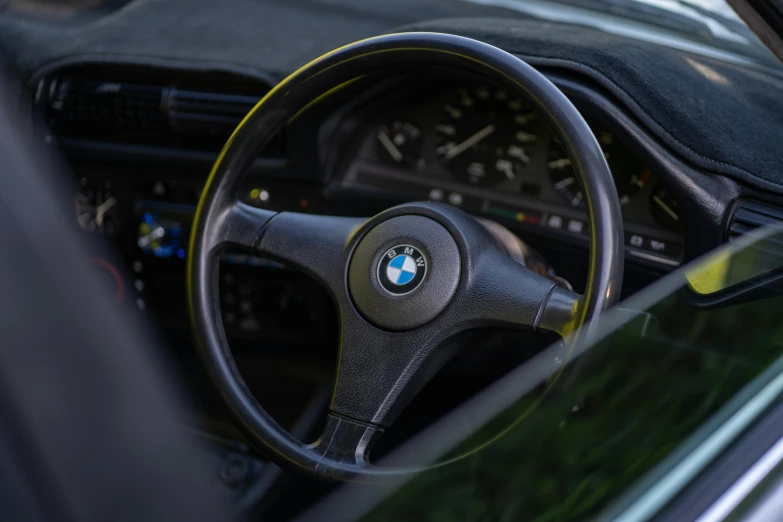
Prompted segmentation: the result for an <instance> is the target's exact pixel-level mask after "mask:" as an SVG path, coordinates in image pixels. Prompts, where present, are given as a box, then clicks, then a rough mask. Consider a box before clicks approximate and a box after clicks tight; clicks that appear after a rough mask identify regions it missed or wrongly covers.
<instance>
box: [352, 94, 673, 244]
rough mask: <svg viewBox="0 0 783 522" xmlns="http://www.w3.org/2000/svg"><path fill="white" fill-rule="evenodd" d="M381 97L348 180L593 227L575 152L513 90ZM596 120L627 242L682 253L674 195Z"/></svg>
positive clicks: (475, 208)
mask: <svg viewBox="0 0 783 522" xmlns="http://www.w3.org/2000/svg"><path fill="white" fill-rule="evenodd" d="M441 87H442V86H441ZM381 103H382V104H383V105H384V106H383V107H381V108H376V109H375V111H376V112H375V113H374V114H375V115H374V116H369V115H368V114H365V115H364V117H363V123H362V124H360V125H359V127H358V128H360V129H363V130H362V132H361V134H360V136H361V138H360V140H359V144H358V147H359V148H358V151H357V152H356V153H355V154H354V155H352V156H351V159H350V162H349V163H350V165H349V166H347V167H346V171H345V172H344V173H343V174H341V175H340V177H339V179H341V184H342V186H343V187H344V188H359V189H364V188H370V189H375V190H376V191H377V192H381V193H383V194H394V193H397V194H399V195H402V196H407V198H406V199H415V200H421V199H430V200H435V201H444V202H448V203H450V204H452V205H456V206H460V207H462V208H464V209H465V210H466V211H468V212H471V213H474V214H480V215H488V216H489V217H493V218H502V219H506V220H512V221H516V222H518V223H527V224H535V225H539V226H546V227H548V228H554V229H560V230H561V231H562V232H565V233H572V234H578V235H582V236H583V237H584V236H585V235H586V234H587V231H588V227H587V221H586V211H585V207H586V201H585V196H584V192H583V190H582V186H581V183H580V181H579V180H578V178H577V176H576V173H575V171H574V168H573V165H572V164H571V159H570V158H569V157H568V155H567V154H566V153H565V150H564V149H563V147H562V145H561V144H560V143H559V142H558V140H557V139H556V138H555V136H554V134H553V133H552V131H551V130H550V129H549V128H548V127H547V125H546V124H545V123H544V122H543V120H541V118H539V117H538V115H537V113H536V112H534V111H533V110H532V109H531V108H530V107H529V106H528V105H527V104H526V103H524V102H523V101H522V100H520V99H519V98H517V97H514V96H512V95H511V94H510V93H509V92H508V91H506V90H504V89H502V88H500V87H497V86H494V85H491V84H487V83H481V82H472V81H466V82H463V81H460V82H453V83H452V84H451V85H450V86H447V87H442V88H434V89H433V88H431V87H427V88H424V89H411V90H410V92H409V93H407V94H403V95H400V97H399V99H397V100H390V99H386V100H384V101H383V102H381ZM588 124H589V125H590V127H591V129H592V130H593V133H594V135H595V137H596V139H597V141H598V143H599V145H600V146H601V149H602V150H603V153H604V155H605V157H606V161H607V163H608V165H609V167H610V169H611V171H612V174H613V177H614V181H615V186H616V188H617V193H618V199H619V201H620V204H621V205H622V210H623V217H624V219H625V223H626V232H627V233H628V230H632V232H631V234H630V235H629V237H628V238H626V239H627V245H628V246H630V247H631V248H632V249H645V248H646V249H648V250H650V251H655V252H656V254H658V253H661V255H663V254H664V253H665V254H666V255H669V256H670V257H677V255H678V254H677V252H678V250H677V248H679V247H677V248H672V247H670V245H671V244H672V242H673V241H676V242H678V243H679V244H680V245H681V243H682V240H681V223H680V220H679V214H678V209H677V203H676V201H674V198H673V197H672V196H671V194H670V193H669V192H668V191H667V190H666V189H665V187H664V186H663V185H662V184H661V183H660V182H658V181H657V179H656V176H655V173H654V172H653V171H652V170H651V169H649V168H648V167H647V166H646V165H645V164H644V163H643V162H642V161H640V159H639V157H638V156H637V155H636V154H635V153H634V152H633V150H632V149H630V148H629V147H627V146H626V144H625V143H623V142H622V141H621V140H620V139H618V138H617V136H616V135H615V134H613V133H612V132H611V131H609V130H608V129H606V128H604V127H603V126H601V125H600V124H599V123H598V122H595V121H590V120H588ZM637 225H638V226H637ZM634 226H637V228H636V229H638V230H640V231H641V232H640V233H634ZM653 237H654V238H655V239H653ZM661 245H663V246H661Z"/></svg>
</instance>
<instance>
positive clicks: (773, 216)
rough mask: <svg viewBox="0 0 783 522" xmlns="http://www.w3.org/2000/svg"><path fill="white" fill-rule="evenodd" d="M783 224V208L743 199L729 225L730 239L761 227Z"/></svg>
mask: <svg viewBox="0 0 783 522" xmlns="http://www.w3.org/2000/svg"><path fill="white" fill-rule="evenodd" d="M780 225H783V209H781V208H779V207H774V206H772V205H767V204H765V203H759V202H758V201H743V202H741V203H740V204H739V206H737V210H736V211H735V212H734V217H733V218H732V220H731V225H730V226H729V241H733V240H735V239H737V238H739V237H742V236H744V235H745V234H748V233H750V232H752V231H753V230H755V229H757V228H761V227H768V226H780Z"/></svg>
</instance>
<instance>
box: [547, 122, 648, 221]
mask: <svg viewBox="0 0 783 522" xmlns="http://www.w3.org/2000/svg"><path fill="white" fill-rule="evenodd" d="M596 137H597V138H598V143H600V145H601V149H602V150H603V151H604V156H606V161H607V163H609V168H610V169H611V170H612V175H613V176H614V183H615V186H616V187H617V195H618V197H619V199H620V204H621V205H625V204H626V203H628V202H629V201H631V199H632V198H633V196H635V195H636V194H637V193H638V192H639V191H640V190H642V189H643V188H644V186H645V185H646V184H647V182H648V181H649V180H650V176H651V174H650V171H649V170H648V169H646V168H645V167H644V166H643V165H642V164H641V163H639V160H638V159H637V158H636V156H634V154H633V152H631V151H630V150H629V149H628V148H626V147H624V146H623V145H622V144H621V143H619V142H618V141H617V140H616V139H615V138H614V136H612V134H611V133H610V132H607V131H603V130H601V131H598V132H596ZM547 170H548V171H549V179H550V181H551V182H552V187H554V189H555V191H556V192H557V193H558V194H559V195H560V197H561V198H562V199H563V201H565V202H566V203H568V204H569V205H570V206H572V207H574V208H583V207H584V205H585V198H584V193H583V192H582V187H581V185H580V184H579V182H578V181H577V179H576V173H575V172H574V168H573V166H572V165H571V160H570V159H569V158H568V155H566V153H565V150H563V146H562V145H560V143H559V142H558V141H557V140H552V143H551V144H550V146H549V153H548V155H547Z"/></svg>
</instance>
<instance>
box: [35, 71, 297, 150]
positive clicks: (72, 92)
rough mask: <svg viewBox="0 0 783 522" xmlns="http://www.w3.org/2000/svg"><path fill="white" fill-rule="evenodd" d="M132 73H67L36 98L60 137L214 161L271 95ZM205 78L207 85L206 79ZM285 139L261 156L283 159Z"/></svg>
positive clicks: (238, 84) (48, 81)
mask: <svg viewBox="0 0 783 522" xmlns="http://www.w3.org/2000/svg"><path fill="white" fill-rule="evenodd" d="M184 78H186V77H180V76H177V77H176V79H174V80H171V79H170V78H169V73H167V74H160V75H158V74H155V73H149V72H143V71H139V70H133V71H131V70H130V69H127V70H126V69H111V70H107V71H105V72H96V71H95V70H94V69H91V70H89V71H86V70H85V71H82V70H80V69H78V68H77V69H73V70H71V69H69V70H66V72H62V73H57V74H55V75H52V76H50V77H48V78H45V79H44V80H42V83H41V85H40V86H39V89H38V91H39V92H40V93H42V95H41V96H39V97H37V98H36V102H37V106H38V108H39V109H40V110H42V112H43V113H44V116H45V121H46V122H47V124H48V127H49V129H50V130H51V133H52V134H53V135H54V136H55V137H60V138H64V139H67V140H69V141H71V142H73V140H77V141H78V140H82V141H84V142H85V143H86V142H108V143H111V144H113V145H120V146H125V145H130V146H145V147H156V148H162V149H172V150H183V151H197V152H210V153H217V152H219V151H220V150H221V148H222V147H223V145H225V142H226V140H227V139H228V138H229V136H230V135H231V133H232V132H233V130H234V129H235V128H236V126H237V125H238V124H239V123H240V122H241V121H242V119H243V118H244V117H245V115H247V113H248V112H249V111H250V110H251V109H252V108H253V107H254V106H255V105H256V103H258V101H259V100H260V99H261V98H262V97H263V95H264V94H266V92H267V91H268V89H269V87H268V86H265V85H263V84H261V83H259V82H256V81H251V80H245V79H241V80H240V79H236V78H234V79H230V80H228V79H226V78H219V79H215V78H210V79H208V80H207V82H205V81H204V80H200V79H197V78H196V77H193V78H191V79H184ZM205 78H206V77H205ZM282 137H283V133H282V132H281V133H280V135H278V137H276V138H275V139H273V141H272V142H270V144H269V145H268V146H267V147H266V148H265V150H264V151H263V152H262V153H261V156H263V157H268V158H283V157H284V156H285V151H284V145H285V144H284V143H283V140H282Z"/></svg>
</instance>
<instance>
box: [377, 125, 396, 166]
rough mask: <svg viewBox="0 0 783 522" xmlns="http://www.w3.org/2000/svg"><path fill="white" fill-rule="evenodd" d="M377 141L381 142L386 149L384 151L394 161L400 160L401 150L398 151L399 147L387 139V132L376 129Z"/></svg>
mask: <svg viewBox="0 0 783 522" xmlns="http://www.w3.org/2000/svg"><path fill="white" fill-rule="evenodd" d="M378 141H380V142H381V145H383V148H384V149H386V152H388V153H389V156H391V157H392V159H393V160H394V161H397V162H399V161H402V152H400V149H398V148H397V146H396V145H395V144H394V143H392V140H390V139H389V135H388V134H386V133H385V132H384V131H378Z"/></svg>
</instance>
